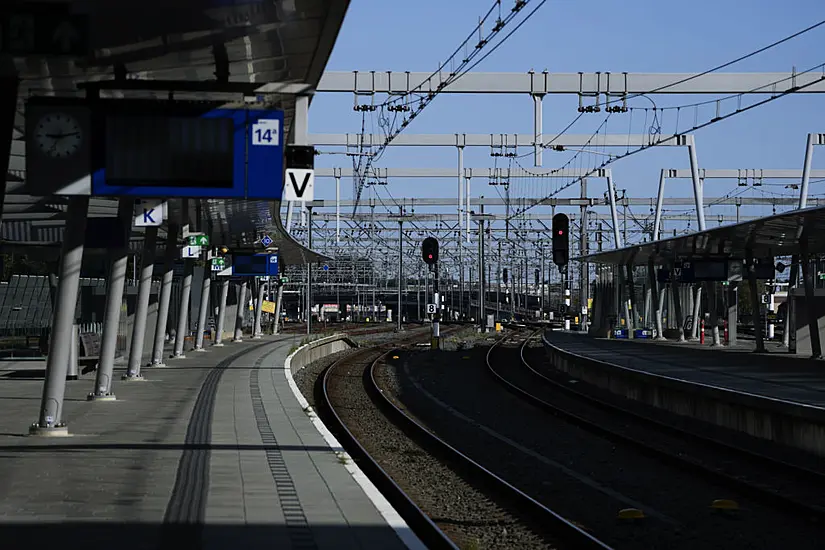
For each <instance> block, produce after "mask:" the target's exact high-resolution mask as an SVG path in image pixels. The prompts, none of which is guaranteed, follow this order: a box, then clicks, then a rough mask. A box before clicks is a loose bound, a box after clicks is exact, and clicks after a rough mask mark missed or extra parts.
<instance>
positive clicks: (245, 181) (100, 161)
mask: <svg viewBox="0 0 825 550" xmlns="http://www.w3.org/2000/svg"><path fill="white" fill-rule="evenodd" d="M26 107H27V132H26V149H27V155H26V166H27V168H29V167H30V165H31V168H32V169H33V171H32V176H33V178H32V179H33V181H32V182H31V184H29V183H27V185H31V186H32V187H33V190H41V189H40V188H41V187H44V186H45V183H43V182H45V181H47V180H55V179H57V180H61V181H60V182H59V183H60V185H56V184H55V185H56V187H55V190H54V191H55V194H67V195H73V194H91V195H93V196H111V197H120V196H129V197H136V198H137V197H140V198H171V197H182V198H183V197H193V198H216V199H220V198H238V199H265V200H272V199H280V198H281V196H282V193H283V185H284V180H283V164H284V160H283V158H284V136H283V125H284V113H283V111H276V110H262V109H219V108H216V107H214V104H204V103H202V102H201V103H199V102H186V101H174V102H169V101H157V100H123V99H120V100H113V99H112V100H110V99H100V100H96V101H91V102H90V101H87V100H85V99H84V100H80V99H76V98H40V97H33V98H31V99H30V100H29V101H28V102H27V106H26ZM29 112H35V113H36V116H34V118H32V120H29V118H31V117H29V116H28V114H29ZM55 136H56V137H55ZM30 157H31V158H30ZM47 168H48V170H47ZM61 174H64V175H61ZM63 180H65V181H63ZM89 180H90V181H89ZM86 181H89V184H85V183H84V182H86ZM80 184H84V185H87V186H89V187H90V189H89V190H87V191H85V192H84V191H83V190H80V189H79V187H82V185H80ZM49 185H52V184H49ZM87 189H88V187H87ZM43 190H44V191H48V189H43ZM48 194H52V193H48Z"/></svg>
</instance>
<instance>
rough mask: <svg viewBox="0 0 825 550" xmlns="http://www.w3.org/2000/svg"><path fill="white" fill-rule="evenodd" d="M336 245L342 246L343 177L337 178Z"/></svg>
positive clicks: (338, 176)
mask: <svg viewBox="0 0 825 550" xmlns="http://www.w3.org/2000/svg"><path fill="white" fill-rule="evenodd" d="M335 243H336V244H341V176H340V175H337V176H335Z"/></svg>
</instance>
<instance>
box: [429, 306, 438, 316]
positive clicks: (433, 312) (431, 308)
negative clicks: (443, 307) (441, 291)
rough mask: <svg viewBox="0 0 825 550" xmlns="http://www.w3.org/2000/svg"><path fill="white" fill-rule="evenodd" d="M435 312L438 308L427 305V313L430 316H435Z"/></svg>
mask: <svg viewBox="0 0 825 550" xmlns="http://www.w3.org/2000/svg"><path fill="white" fill-rule="evenodd" d="M436 311H438V308H437V307H436V305H435V304H427V313H429V314H430V315H435V312H436Z"/></svg>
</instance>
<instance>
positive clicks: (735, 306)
mask: <svg viewBox="0 0 825 550" xmlns="http://www.w3.org/2000/svg"><path fill="white" fill-rule="evenodd" d="M738 324H739V285H738V283H736V282H733V281H732V282H731V283H730V286H729V287H728V345H730V346H735V345H736V341H737V336H738V333H737V330H736V327H737V325H738Z"/></svg>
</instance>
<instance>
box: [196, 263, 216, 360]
mask: <svg viewBox="0 0 825 550" xmlns="http://www.w3.org/2000/svg"><path fill="white" fill-rule="evenodd" d="M211 289H212V274H211V273H210V272H209V271H208V270H207V269H204V270H203V286H201V305H200V308H198V332H197V334H196V335H195V351H206V349H204V347H203V333H204V331H205V330H206V314H207V313H208V312H209V292H210V291H211Z"/></svg>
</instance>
